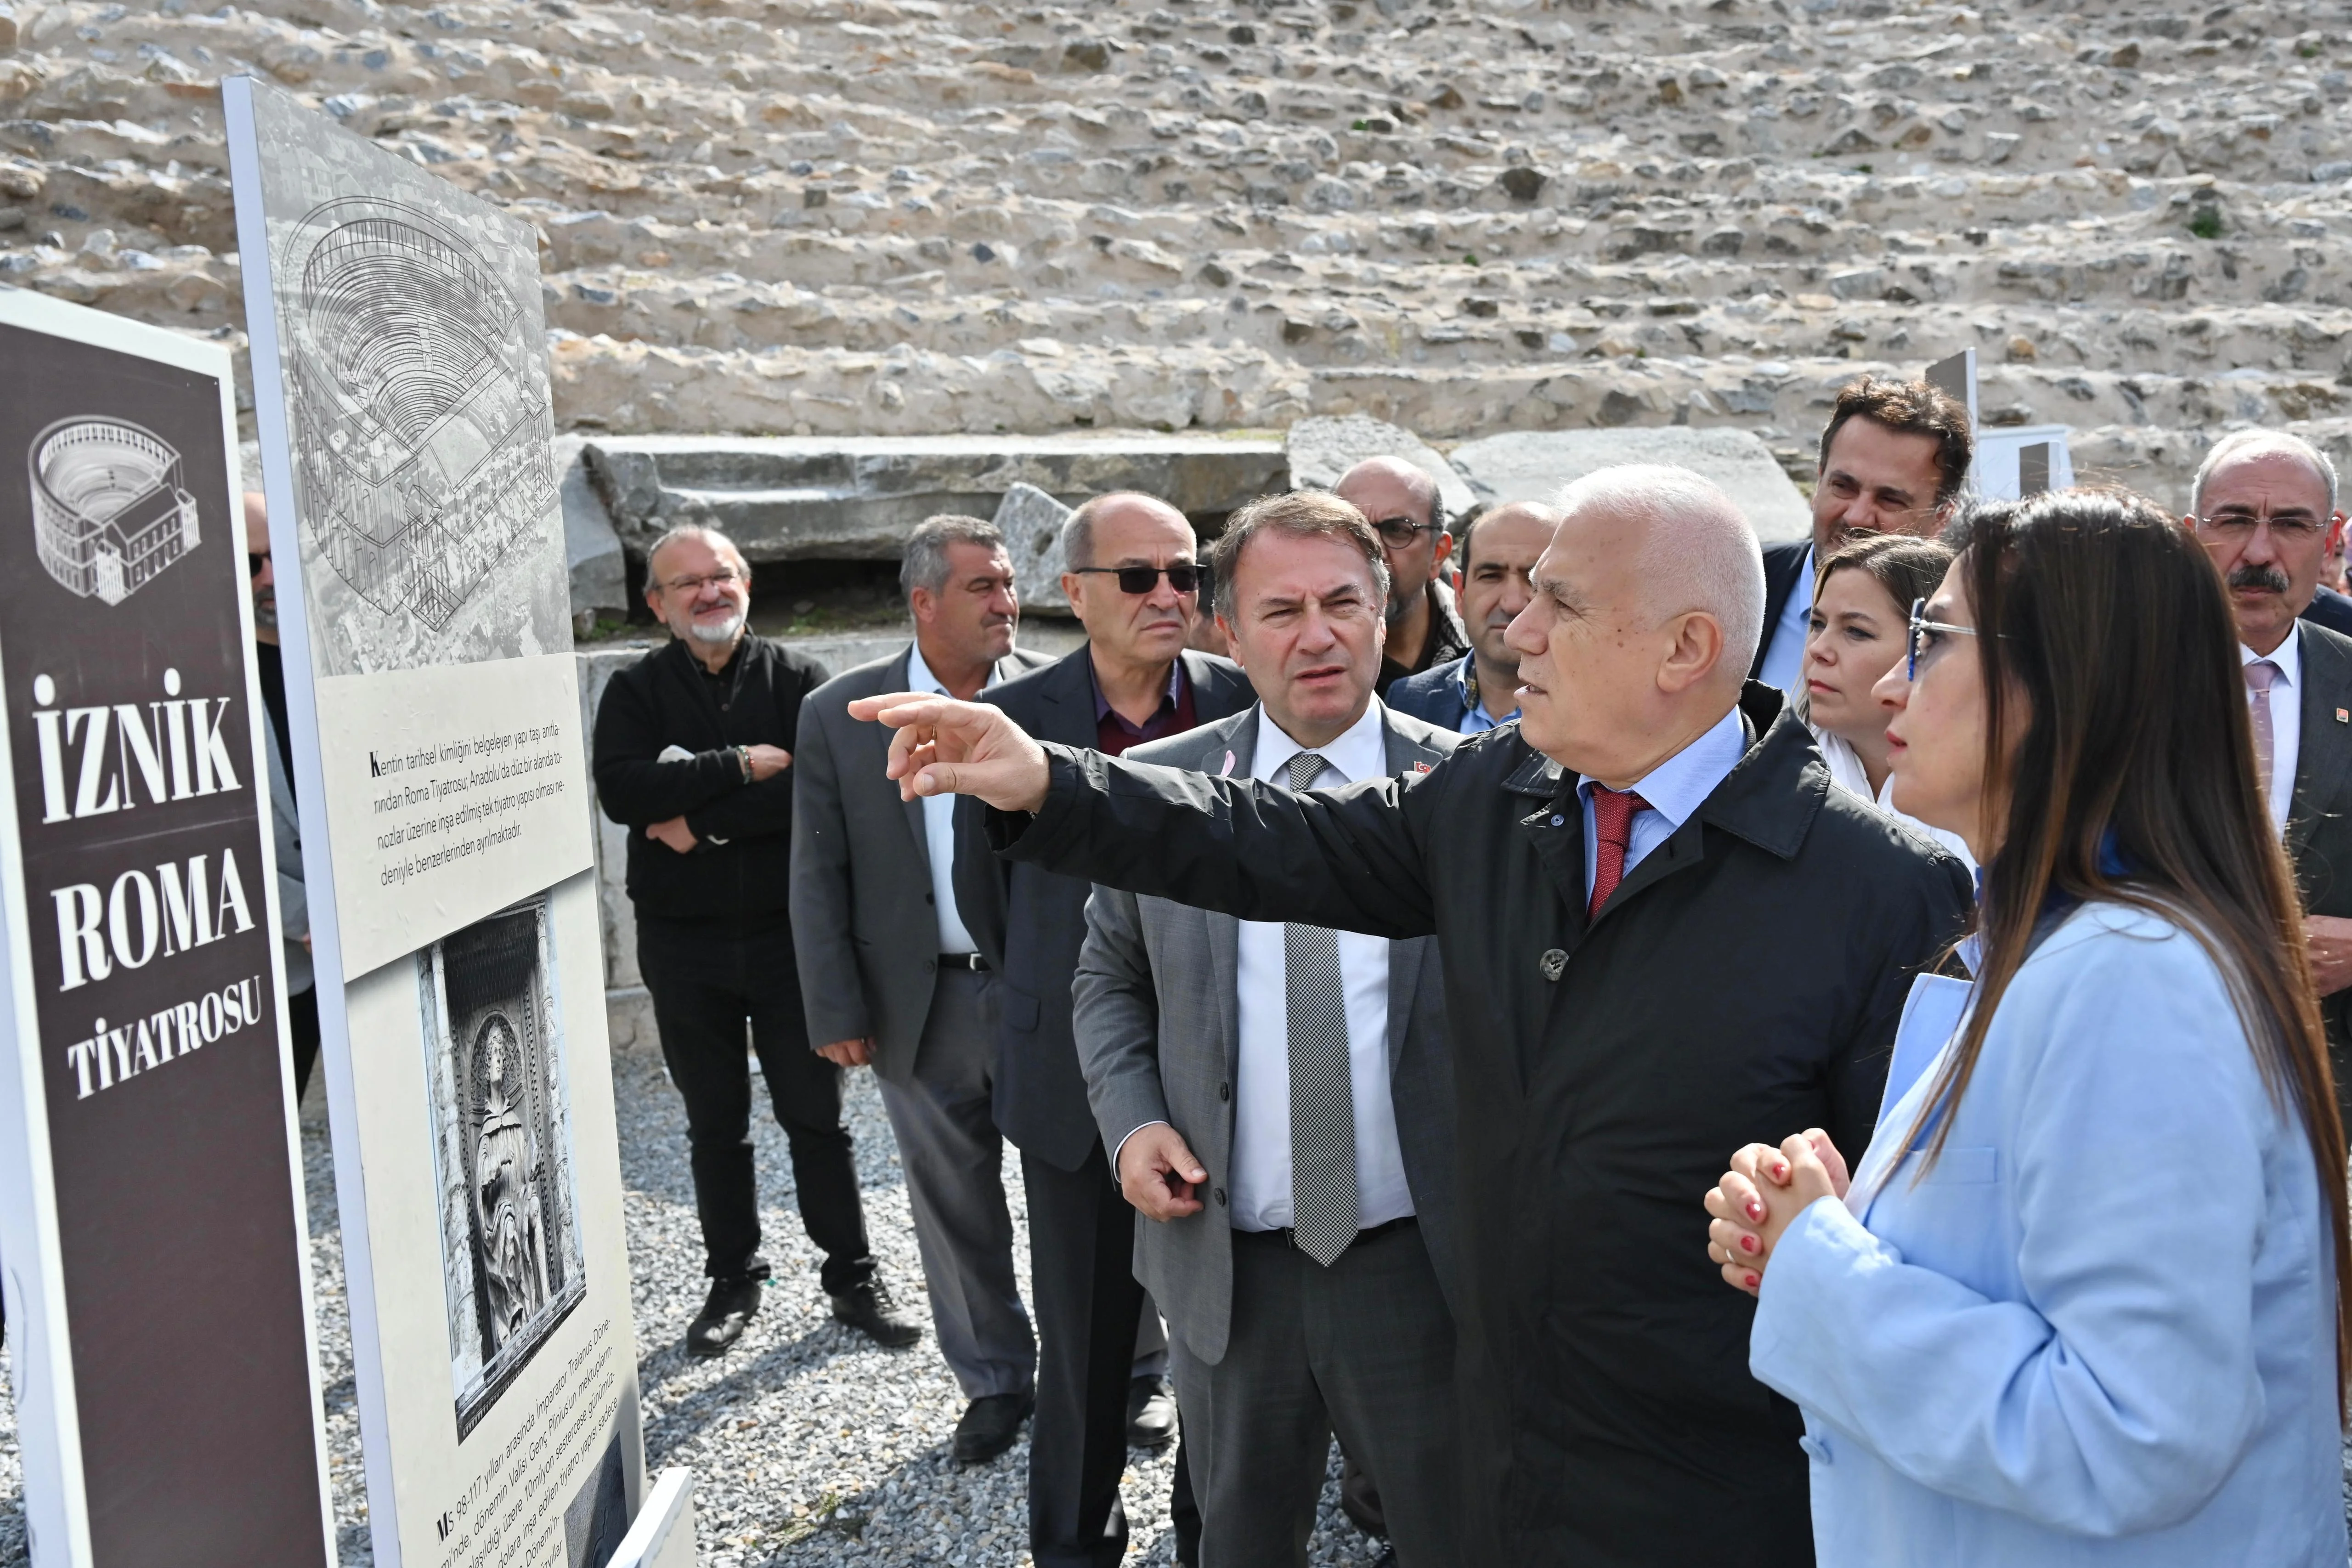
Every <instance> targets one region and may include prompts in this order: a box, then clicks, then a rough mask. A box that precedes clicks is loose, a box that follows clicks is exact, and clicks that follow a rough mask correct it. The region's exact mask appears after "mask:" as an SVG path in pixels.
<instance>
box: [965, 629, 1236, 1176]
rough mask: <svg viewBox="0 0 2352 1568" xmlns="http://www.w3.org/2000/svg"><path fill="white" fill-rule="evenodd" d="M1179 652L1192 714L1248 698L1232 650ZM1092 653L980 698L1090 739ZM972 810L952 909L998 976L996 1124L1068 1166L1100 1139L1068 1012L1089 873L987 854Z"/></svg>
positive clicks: (1214, 716) (1050, 729)
mask: <svg viewBox="0 0 2352 1568" xmlns="http://www.w3.org/2000/svg"><path fill="white" fill-rule="evenodd" d="M1179 657H1180V658H1182V659H1183V661H1184V678H1185V679H1186V680H1187V681H1189V682H1190V683H1191V684H1192V713H1193V718H1194V720H1195V721H1196V722H1198V723H1202V724H1206V723H1210V722H1212V721H1215V720H1218V719H1225V718H1230V717H1232V716H1233V715H1234V714H1235V713H1238V712H1240V711H1241V710H1243V709H1244V708H1247V707H1248V706H1249V705H1250V704H1251V703H1253V702H1255V701H1256V700H1257V693H1256V692H1255V690H1254V689H1251V686H1250V683H1249V678H1248V677H1247V676H1245V675H1244V674H1243V673H1242V670H1241V666H1239V665H1237V664H1235V663H1234V662H1233V661H1232V660H1231V659H1225V658H1217V657H1216V656H1215V655H1214V654H1206V653H1194V652H1192V651H1191V650H1190V649H1187V650H1186V651H1185V652H1184V653H1182V654H1181V655H1180V656H1179ZM1089 658H1091V655H1090V654H1089V653H1088V652H1087V649H1085V648H1083V647H1082V648H1079V649H1078V650H1077V651H1076V653H1073V654H1069V655H1067V656H1066V657H1065V658H1060V659H1057V660H1055V662H1054V663H1052V664H1049V665H1047V666H1046V667H1045V668H1043V669H1040V670H1035V671H1033V672H1032V673H1030V674H1028V675H1024V676H1023V677H1022V678H1021V679H1018V680H1008V681H1006V682H1004V683H1003V685H1001V686H995V687H992V688H990V689H988V690H986V691H984V692H982V693H981V700H982V701H986V702H993V703H994V704H996V706H998V707H999V708H1002V709H1003V710H1004V711H1005V712H1007V713H1009V714H1011V715H1012V716H1013V722H1015V723H1017V724H1019V725H1020V726H1021V727H1022V728H1023V729H1024V730H1026V731H1028V732H1029V733H1030V734H1032V735H1034V736H1035V737H1036V738H1037V739H1038V740H1041V741H1055V742H1060V743H1062V744H1064V745H1067V746H1078V747H1089V748H1090V747H1092V746H1093V745H1094V743H1095V686H1094V672H1093V670H1092V668H1091V667H1090V666H1089V664H1088V662H1087V661H1088V659H1089ZM981 813H982V807H981V805H980V803H979V802H977V801H972V800H969V799H967V800H964V801H961V802H959V803H958V809H957V813H956V876H955V889H956V912H957V913H958V914H960V915H961V916H963V923H964V924H965V926H966V927H967V928H969V929H970V930H971V935H972V940H973V941H974V942H977V943H979V945H980V952H981V956H982V957H983V958H985V959H986V960H987V961H988V964H989V967H990V968H992V969H993V970H995V971H997V973H999V974H1000V975H1001V976H1002V977H1003V987H1002V991H1001V993H1000V996H999V1009H998V1021H997V1031H996V1081H995V1086H994V1090H993V1103H994V1108H995V1115H996V1126H997V1130H998V1131H1001V1132H1003V1134H1004V1135H1005V1136H1006V1137H1007V1138H1010V1139H1012V1140H1013V1144H1014V1146H1015V1147H1017V1148H1019V1149H1020V1150H1022V1151H1023V1152H1024V1153H1030V1154H1034V1155H1036V1156H1037V1157H1038V1158H1039V1159H1041V1160H1044V1161H1045V1162H1047V1163H1050V1164H1053V1165H1055V1166H1057V1167H1059V1168H1060V1169H1062V1170H1065V1171H1076V1170H1077V1169H1079V1168H1080V1167H1082V1166H1083V1165H1085V1164H1086V1163H1087V1155H1089V1154H1091V1153H1092V1152H1094V1149H1095V1146H1096V1145H1097V1143H1098V1142H1101V1134H1100V1132H1099V1131H1098V1130H1097V1128H1096V1126H1095V1118H1094V1110H1093V1109H1092V1108H1091V1107H1090V1106H1089V1105H1088V1104H1087V1080H1086V1077H1085V1075H1084V1074H1082V1073H1081V1072H1079V1070H1078V1042H1077V1036H1076V1033H1075V1032H1074V1031H1073V1029H1072V1027H1071V1024H1070V1012H1071V1006H1070V983H1071V981H1072V980H1074V979H1075V978H1076V975H1077V972H1078V949H1079V948H1080V947H1081V946H1083V945H1084V944H1085V942H1086V939H1087V894H1089V893H1090V892H1092V891H1093V890H1094V889H1093V885H1092V883H1091V882H1090V881H1089V880H1088V879H1086V878H1084V877H1056V876H1054V875H1053V874H1051V873H1049V872H1045V871H1041V870H1039V869H1038V868H1036V867H1034V866H1013V865H1011V864H1008V863H1006V862H1004V861H1001V860H999V859H997V858H996V857H995V856H993V855H992V854H991V853H990V852H989V849H988V843H987V836H986V834H985V833H984V832H983V831H982V821H981Z"/></svg>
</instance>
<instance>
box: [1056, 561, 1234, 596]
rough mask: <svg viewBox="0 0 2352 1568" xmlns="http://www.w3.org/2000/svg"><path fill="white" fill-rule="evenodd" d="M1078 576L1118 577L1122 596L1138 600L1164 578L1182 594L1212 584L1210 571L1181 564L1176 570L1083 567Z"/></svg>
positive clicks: (1161, 567) (1131, 567) (1173, 568)
mask: <svg viewBox="0 0 2352 1568" xmlns="http://www.w3.org/2000/svg"><path fill="white" fill-rule="evenodd" d="M1077 574H1078V575H1079V576H1081V577H1116V578H1118V591H1119V592H1120V593H1122V594H1132V595H1135V596H1136V597H1138V598H1141V597H1142V596H1143V595H1146V594H1149V593H1150V592H1151V590H1152V589H1154V588H1156V587H1158V586H1159V585H1160V578H1162V577H1165V578H1167V579H1168V585H1169V586H1170V587H1171V588H1173V589H1175V590H1176V591H1177V592H1178V593H1180V594H1190V593H1193V592H1195V591H1197V590H1198V589H1199V588H1200V586H1201V584H1203V583H1205V582H1207V581H1208V580H1209V571H1208V568H1207V567H1205V566H1195V565H1193V564H1192V563H1191V562H1190V561H1179V562H1178V563H1176V564H1175V565H1173V566H1081V567H1079V568H1078V569H1077Z"/></svg>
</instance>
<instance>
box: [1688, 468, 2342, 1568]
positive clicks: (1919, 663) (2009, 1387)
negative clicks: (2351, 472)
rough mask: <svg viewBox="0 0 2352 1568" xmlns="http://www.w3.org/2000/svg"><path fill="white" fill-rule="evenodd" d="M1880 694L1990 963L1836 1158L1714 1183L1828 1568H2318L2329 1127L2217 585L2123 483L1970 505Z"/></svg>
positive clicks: (1760, 1364)
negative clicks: (2307, 1567) (1973, 883)
mask: <svg viewBox="0 0 2352 1568" xmlns="http://www.w3.org/2000/svg"><path fill="white" fill-rule="evenodd" d="M1882 695H1883V696H1884V697H1885V698H1886V699H1887V700H1890V701H1891V704H1892V706H1893V707H1894V709H1895V717H1894V721H1893V722H1892V723H1891V724H1890V725H1889V727H1888V728H1889V731H1890V734H1891V736H1892V739H1893V742H1894V744H1893V753H1892V758H1891V766H1892V768H1893V771H1894V775H1895V789H1896V795H1897V796H1898V798H1900V799H1901V800H1902V801H1903V802H1904V805H1905V807H1906V809H1907V810H1909V811H1911V812H1912V813H1914V814H1915V815H1916V816H1919V817H1920V818H1921V819H1922V820H1923V821H1926V822H1928V823H1931V824H1933V825H1935V826H1939V827H1943V828H1946V829H1948V830H1949V831H1952V832H1956V833H1958V834H1959V835H1961V837H1964V838H1966V839H1967V840H1968V841H1969V846H1970V847H1971V848H1972V849H1973V850H1974V851H1975V852H1976V856H1977V858H1978V860H1979V862H1980V863H1981V864H1982V865H1983V867H1984V868H1985V876H1984V892H1983V898H1982V902H1981V905H1980V908H1979V923H1978V929H1977V932H1976V934H1975V936H1974V938H1973V939H1972V940H1973V941H1974V942H1977V943H1979V944H1980V946H1979V952H1978V954H1977V960H1978V962H1977V963H1976V965H1975V969H1976V979H1975V981H1974V983H1973V984H1964V983H1962V982H1960V981H1958V980H1953V979H1948V978H1946V977H1944V976H1941V975H1927V976H1922V977H1921V978H1920V979H1919V980H1918V981H1917V982H1916V985H1915V988H1914V990H1913V992H1912V994H1911V995H1910V997H1909V999H1908V1001H1907V1002H1906V1006H1905V1013H1904V1018H1903V1024H1902V1027H1901V1029H1900V1030H1899V1032H1898V1034H1897V1037H1896V1040H1895V1048H1894V1055H1893V1058H1892V1061H1891V1065H1890V1068H1889V1073H1888V1080H1887V1088H1886V1100H1885V1105H1884V1109H1883V1110H1882V1111H1881V1114H1880V1117H1879V1120H1878V1126H1877V1131H1876V1132H1875V1134H1874V1137H1873V1139H1872V1141H1871V1144H1870V1149H1869V1152H1868V1154H1867V1156H1866V1157H1865V1158H1864V1159H1863V1160H1862V1162H1861V1163H1860V1165H1859V1167H1858V1168H1857V1169H1855V1170H1854V1172H1853V1176H1852V1179H1851V1180H1850V1181H1849V1179H1848V1177H1847V1174H1846V1164H1845V1161H1844V1159H1843V1153H1844V1152H1842V1151H1839V1150H1837V1149H1834V1148H1832V1147H1830V1146H1829V1144H1828V1142H1827V1140H1826V1139H1825V1138H1823V1137H1822V1136H1821V1135H1820V1134H1819V1133H1818V1132H1817V1131H1816V1132H1813V1133H1810V1134H1801V1135H1799V1136H1796V1137H1792V1138H1790V1139H1789V1140H1788V1142H1784V1143H1783V1144H1782V1145H1781V1146H1780V1148H1778V1149H1772V1148H1769V1147H1766V1146H1764V1145H1760V1144H1751V1145H1750V1146H1748V1148H1746V1149H1743V1150H1741V1151H1740V1152H1738V1154H1737V1155H1736V1156H1734V1158H1733V1161H1732V1169H1731V1170H1730V1171H1729V1172H1728V1173H1726V1174H1725V1176H1724V1177H1723V1179H1722V1182H1721V1183H1720V1184H1719V1185H1717V1188H1716V1189H1715V1190H1714V1191H1712V1192H1710V1193H1709V1194H1707V1195H1706V1208H1707V1211H1708V1213H1709V1214H1710V1215H1713V1221H1712V1224H1711V1225H1710V1226H1709V1237H1710V1239H1709V1241H1708V1244H1707V1245H1708V1254H1709V1256H1710V1257H1711V1258H1713V1260H1714V1261H1715V1262H1716V1263H1717V1265H1719V1266H1720V1267H1721V1268H1722V1269H1723V1272H1724V1274H1725V1277H1726V1278H1727V1280H1728V1281H1729V1282H1730V1283H1731V1284H1732V1285H1733V1286H1735V1287H1737V1288H1738V1289H1745V1290H1748V1291H1750V1292H1751V1293H1755V1294H1757V1295H1758V1296H1759V1305H1758V1310H1757V1314H1756V1321H1755V1326H1754V1330H1753V1332H1752V1336H1751V1339H1750V1342H1749V1365H1750V1367H1751V1369H1752V1370H1753V1371H1754V1373H1755V1374H1756V1376H1757V1377H1758V1378H1759V1380H1760V1381H1761V1382H1763V1383H1764V1384H1767V1385H1768V1386H1769V1387H1771V1388H1774V1389H1776V1390H1778V1391H1780V1393H1781V1394H1785V1395H1787V1396H1788V1397H1789V1398H1790V1399H1792V1400H1794V1401H1795V1402H1796V1403H1797V1404H1798V1405H1800V1406H1801V1408H1802V1410H1803V1412H1804V1415H1805V1426H1806V1436H1805V1437H1804V1439H1803V1443H1804V1447H1805V1448H1806V1449H1807V1451H1808V1453H1809V1454H1810V1455H1811V1488H1812V1494H1811V1501H1812V1510H1813V1526H1814V1538H1815V1546H1816V1550H1817V1552H1818V1554H1819V1560H1820V1562H1821V1563H1822V1564H1823V1568H1903V1565H1906V1564H1915V1563H1916V1564H1923V1565H1924V1564H1929V1563H1933V1564H1937V1565H1938V1568H1944V1565H1951V1564H1960V1565H1976V1564H1982V1565H1985V1568H1993V1565H1996V1564H1997V1565H1999V1568H2034V1565H2039V1564H2058V1563H2064V1564H2069V1565H2072V1568H2083V1565H2087V1564H2097V1563H2131V1564H2133V1565H2135V1568H2212V1565H2215V1564H2220V1563H2259V1564H2263V1565H2264V1568H2283V1565H2297V1568H2300V1565H2304V1564H2311V1565H2318V1564H2323V1563H2324V1564H2326V1565H2327V1568H2340V1565H2341V1564H2342V1563H2344V1562H2345V1560H2346V1539H2345V1521H2344V1508H2343V1502H2342V1493H2341V1488H2342V1471H2341V1468H2340V1467H2341V1412H2342V1400H2343V1388H2344V1382H2343V1375H2344V1373H2343V1369H2344V1365H2345V1362H2344V1353H2343V1352H2344V1349H2345V1346H2346V1343H2347V1322H2352V1310H2347V1304H2348V1303H2352V1298H2347V1279H2346V1277H2345V1274H2344V1272H2343V1269H2342V1267H2341V1265H2342V1262H2343V1257H2344V1248H2345V1245H2346V1188H2345V1148H2344V1135H2343V1131H2342V1127H2341V1124H2340V1123H2339V1121H2338V1120H2337V1118H2336V1109H2335V1100H2334V1096H2333V1092H2332V1089H2331V1087H2330V1084H2329V1079H2328V1068H2327V1057H2326V1047H2325V1046H2324V1044H2323V1042H2322V1038H2321V1034H2320V1026H2319V1018H2318V1013H2317V1009H2316V1005H2315V1000H2314V997H2313V994H2312V983H2311V977H2310V972H2309V970H2308V968H2307V966H2306V964H2305V958H2304V955H2303V948H2302V944H2301V942H2300V941H2299V940H2298V926H2299V921H2298V915H2297V910H2296V905H2295V898H2294V890H2293V887H2292V884H2291V883H2290V881H2289V879H2288V875H2287V868H2286V863H2285V861H2284V858H2283V857H2282V855H2281V852H2280V848H2279V843H2278V837H2277V835H2276V834H2275V832H2273V829H2272V826H2271V822H2270V817H2269V814H2268V812H2267V810H2266V808H2265V806H2264V803H2263V795H2262V791H2261V788H2260V786H2259V784H2258V783H2257V781H2256V777H2255V769H2254V758H2253V749H2252V732H2251V729H2250V725H2249V722H2248V720H2247V717H2246V704H2245V698H2244V692H2243V688H2242V680H2241V678H2240V675H2239V671H2238V658H2237V651H2236V637H2235V633H2234V631H2233V630H2232V625H2231V615H2230V608H2229V605H2228V603H2227V601H2226V599H2225V598H2224V596H2223V594H2222V590H2221V582H2220V580H2219V578H2218V577H2217V575H2216V574H2214V572H2213V570H2212V568H2211V566H2210V564H2209V563H2207V561H2206V560H2205V558H2204V553H2203V552H2202V551H2201V550H2200V549H2199V548H2198V546H2197V545H2196V543H2195V542H2193V541H2192V540H2191V539H2190V538H2189V535H2188V534H2187V533H2186V532H2185V531H2182V530H2180V529H2179V528H2177V527H2173V526H2168V523H2167V521H2166V520H2165V519H2164V518H2163V517H2162V516H2160V515H2158V513H2157V512H2156V511H2155V510H2154V509H2153V508H2151V507H2149V506H2148V505H2147V504H2146V503H2145V502H2142V501H2139V500H2134V499H2126V498H2123V497H2118V496H2111V495H2105V494H2095V493H2088V492H2084V491H2065V492H2061V493H2059V494H2055V495H2050V496H2044V497H2042V498H2039V499H2037V500H2033V501H2031V502H2028V503H2024V504H2021V505H2016V506H2005V507H1995V508H1991V509H1988V510H1986V511H1984V512H1983V513H1982V514H1980V515H1979V516H1978V517H1976V518H1973V519H1971V520H1970V521H1969V523H1967V524H1965V525H1964V530H1963V532H1962V534H1961V538H1960V554H1959V557H1958V560H1957V561H1956V562H1955V563H1954V564H1953V566H1952V568H1951V570H1950V572H1949V574H1948V575H1947V576H1946V578H1945V579H1944V582H1943V584H1942V585H1941V586H1940V587H1939V588H1938V589H1937V592H1936V593H1935V594H1934V595H1932V596H1931V597H1930V598H1929V599H1928V600H1927V603H1926V604H1925V605H1922V606H1920V607H1919V610H1918V611H1917V612H1916V613H1915V616H1914V617H1913V625H1912V628H1911V649H1910V657H1909V658H1907V659H1906V661H1905V662H1904V664H1902V665H1899V666H1897V668H1895V670H1894V671H1892V672H1890V673H1889V675H1888V676H1887V677H1886V679H1885V682H1884V683H1882ZM1733 1531H1734V1533H1735V1534H1736V1531H1737V1525H1736V1523H1735V1524H1734V1526H1733Z"/></svg>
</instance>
